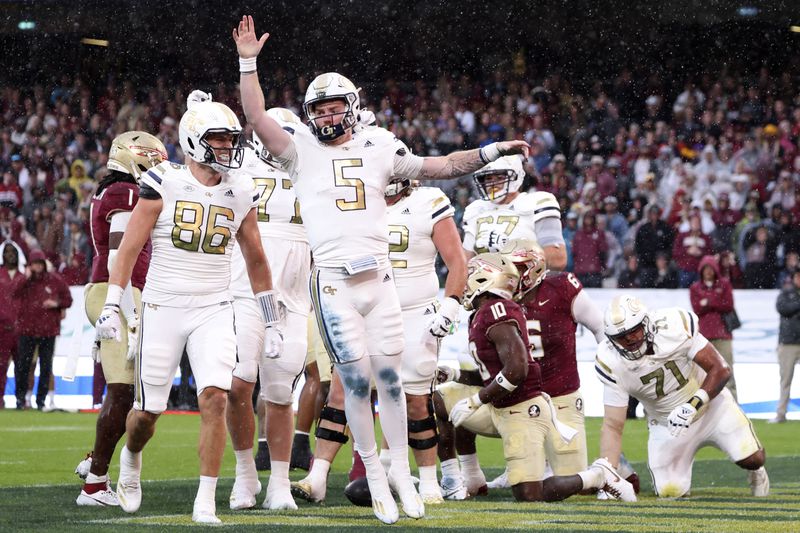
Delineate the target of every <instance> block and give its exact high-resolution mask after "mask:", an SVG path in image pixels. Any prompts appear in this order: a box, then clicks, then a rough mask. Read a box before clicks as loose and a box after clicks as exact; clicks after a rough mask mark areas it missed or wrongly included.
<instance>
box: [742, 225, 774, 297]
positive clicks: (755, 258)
mask: <svg viewBox="0 0 800 533" xmlns="http://www.w3.org/2000/svg"><path fill="white" fill-rule="evenodd" d="M742 248H743V250H744V263H745V266H744V285H745V288H747V289H772V288H774V287H775V282H776V278H777V271H776V268H775V267H776V264H777V263H776V260H777V259H776V254H777V248H778V240H777V239H776V238H775V234H774V233H773V232H772V230H771V229H770V228H769V227H768V226H767V225H766V224H763V223H762V224H759V225H757V226H755V227H753V228H751V229H749V230H748V231H747V233H745V234H744V235H743V241H742Z"/></svg>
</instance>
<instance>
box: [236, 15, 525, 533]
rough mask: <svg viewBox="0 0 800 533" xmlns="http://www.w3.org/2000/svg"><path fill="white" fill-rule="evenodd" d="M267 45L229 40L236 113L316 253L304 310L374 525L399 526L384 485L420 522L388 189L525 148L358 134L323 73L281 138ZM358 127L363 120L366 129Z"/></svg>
mask: <svg viewBox="0 0 800 533" xmlns="http://www.w3.org/2000/svg"><path fill="white" fill-rule="evenodd" d="M268 37H269V35H268V34H264V35H263V36H262V37H260V38H257V37H256V33H255V28H254V23H253V18H252V17H251V16H245V17H242V20H241V21H240V23H239V25H238V27H237V28H234V30H233V38H234V40H235V42H236V46H237V50H238V52H239V70H240V74H241V76H240V90H241V97H242V107H243V109H244V112H245V115H246V116H247V119H248V122H250V123H251V124H252V125H253V129H254V131H255V132H256V134H257V135H258V136H259V138H260V139H261V140H262V141H263V142H264V146H266V148H267V150H269V152H270V153H271V154H272V155H273V156H274V157H275V158H276V159H277V160H278V162H280V163H281V164H282V165H283V167H284V168H285V169H286V170H287V171H288V172H289V174H290V176H291V177H292V182H293V185H294V188H295V194H297V198H298V200H299V201H300V211H301V215H302V216H303V222H304V224H305V226H306V230H307V231H308V238H309V242H310V244H311V248H312V251H313V254H314V262H315V265H314V269H313V270H312V280H311V287H312V302H313V304H314V307H315V309H316V310H317V314H318V317H319V320H320V333H321V334H322V336H323V339H324V340H325V342H326V345H327V349H328V352H329V353H330V355H331V358H332V359H333V361H334V364H335V365H336V367H337V370H338V372H339V374H340V376H341V378H342V382H343V384H344V387H345V411H346V413H347V419H348V421H349V425H350V430H351V432H352V434H353V438H354V439H355V443H356V446H357V448H358V451H359V454H360V455H361V457H362V459H363V461H364V464H365V467H366V471H367V479H368V482H369V487H370V492H371V495H372V499H373V512H374V513H375V516H376V517H377V518H378V519H379V520H381V521H383V522H385V523H394V522H396V521H397V520H398V517H399V512H398V509H397V504H396V503H395V501H394V498H393V497H392V495H391V492H390V488H389V480H391V484H392V485H393V486H394V488H395V490H396V491H397V493H398V494H399V496H400V499H401V502H402V506H403V510H404V512H405V513H406V515H408V516H410V517H412V518H420V517H422V516H423V515H424V513H425V506H424V504H423V502H422V499H421V498H420V497H419V494H418V493H417V491H416V488H415V487H414V485H413V483H412V481H411V472H410V468H409V463H408V433H407V416H406V404H405V399H404V397H403V395H402V394H397V391H398V390H402V379H401V376H400V374H401V358H400V357H398V356H399V355H400V353H401V352H402V351H403V324H402V318H401V312H400V302H399V300H398V296H397V291H396V289H395V286H394V283H393V275H392V271H391V264H390V263H389V257H388V241H389V232H388V227H387V222H386V217H387V214H386V201H385V199H384V190H385V189H386V186H387V185H388V184H389V180H390V178H392V177H397V178H407V179H416V178H419V179H446V178H453V177H456V176H461V175H465V174H469V173H471V172H475V171H476V170H478V169H479V168H480V167H482V166H483V165H485V164H487V163H489V162H491V161H494V160H496V159H498V158H499V157H501V156H502V155H504V154H514V153H525V154H527V152H528V148H529V147H528V144H527V143H525V142H524V141H507V142H500V143H492V144H489V145H487V146H485V147H483V148H481V149H479V150H469V151H464V152H454V153H451V154H449V155H448V156H445V157H428V158H422V157H418V156H415V155H413V154H411V152H410V151H409V149H408V148H407V147H406V146H405V145H404V144H403V143H402V142H401V141H399V140H398V139H397V138H396V137H394V135H392V134H391V133H390V132H389V131H387V130H385V129H383V128H378V127H373V126H365V125H364V124H362V123H361V120H363V117H362V116H361V110H360V98H359V95H358V92H359V90H358V89H357V88H356V87H355V85H353V83H352V82H351V81H350V80H348V79H347V78H345V77H344V76H342V75H340V74H337V73H325V74H322V75H320V76H317V77H316V78H315V79H314V80H313V81H312V82H311V83H310V84H309V86H308V90H307V92H306V95H305V100H304V104H303V109H304V112H305V114H306V116H307V118H308V119H309V124H308V127H298V128H288V129H286V128H283V127H281V125H280V124H279V123H278V122H276V121H275V120H273V119H272V118H271V117H270V116H269V115H267V114H266V112H265V111H264V95H263V92H262V90H261V86H260V84H259V81H258V76H257V74H256V59H257V56H258V54H259V52H260V51H261V48H262V46H263V45H264V43H265V42H266V40H267V38H268ZM365 122H366V121H365ZM371 376H374V379H375V385H376V388H377V391H378V398H379V402H380V406H381V407H380V408H381V413H382V416H381V427H382V429H383V434H384V436H385V437H386V440H387V442H388V443H389V450H390V453H391V456H392V465H391V468H390V471H389V476H388V479H387V475H386V472H385V471H384V469H383V468H382V466H381V463H380V460H379V459H378V451H377V446H376V442H375V433H374V429H373V424H372V414H371V406H370V385H369V383H370V377H371Z"/></svg>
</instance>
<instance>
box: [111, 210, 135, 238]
mask: <svg viewBox="0 0 800 533" xmlns="http://www.w3.org/2000/svg"><path fill="white" fill-rule="evenodd" d="M130 219H131V212H130V211H117V212H116V213H113V214H112V215H111V224H109V226H110V227H109V230H108V231H109V233H124V232H125V228H127V227H128V221H129V220H130Z"/></svg>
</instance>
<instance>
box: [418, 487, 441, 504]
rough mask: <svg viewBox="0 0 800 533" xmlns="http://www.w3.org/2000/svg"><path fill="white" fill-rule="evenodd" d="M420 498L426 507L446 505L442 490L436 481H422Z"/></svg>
mask: <svg viewBox="0 0 800 533" xmlns="http://www.w3.org/2000/svg"><path fill="white" fill-rule="evenodd" d="M419 497H420V498H422V503H424V504H425V505H441V504H443V503H444V498H443V497H442V490H441V489H440V488H439V484H438V483H436V482H434V481H422V482H420V484H419Z"/></svg>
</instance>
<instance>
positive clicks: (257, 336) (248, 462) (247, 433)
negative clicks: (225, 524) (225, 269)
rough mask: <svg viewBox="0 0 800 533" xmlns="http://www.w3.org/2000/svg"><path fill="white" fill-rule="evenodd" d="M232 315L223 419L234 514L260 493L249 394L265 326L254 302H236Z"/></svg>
mask: <svg viewBox="0 0 800 533" xmlns="http://www.w3.org/2000/svg"><path fill="white" fill-rule="evenodd" d="M233 313H234V317H235V318H234V320H235V324H236V348H237V354H238V355H237V357H238V361H237V362H236V368H235V369H234V370H233V379H232V380H231V386H230V392H228V407H227V411H226V413H225V418H226V423H227V427H228V433H230V436H231V444H232V445H233V453H234V455H235V457H236V480H235V481H234V483H233V488H232V489H231V495H230V500H229V506H230V508H231V509H233V510H238V509H249V508H251V507H255V505H256V497H257V496H258V494H259V493H260V492H261V483H260V482H259V480H258V470H257V469H256V463H255V459H254V457H253V437H254V434H255V418H254V416H253V390H254V388H255V385H256V380H257V379H258V362H259V359H260V358H261V352H262V350H263V349H264V328H265V326H264V320H263V318H262V317H261V313H260V311H259V310H258V307H257V305H256V303H255V300H252V299H250V298H236V299H235V300H234V302H233ZM262 389H263V382H262Z"/></svg>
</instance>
